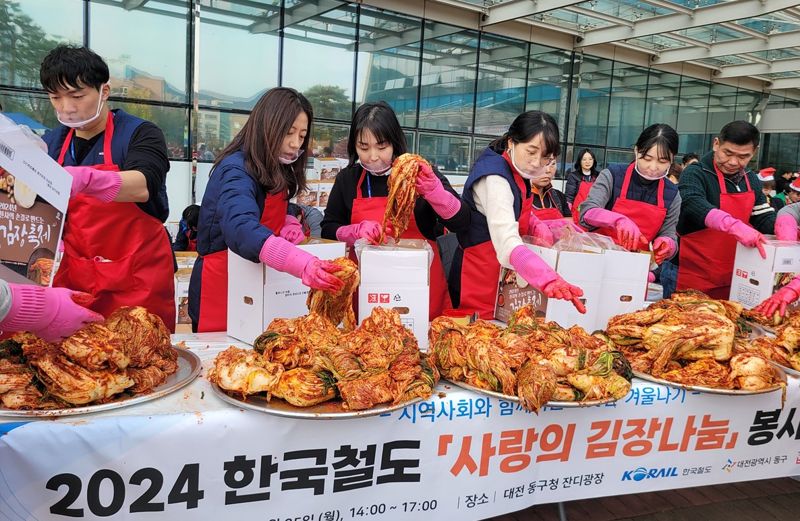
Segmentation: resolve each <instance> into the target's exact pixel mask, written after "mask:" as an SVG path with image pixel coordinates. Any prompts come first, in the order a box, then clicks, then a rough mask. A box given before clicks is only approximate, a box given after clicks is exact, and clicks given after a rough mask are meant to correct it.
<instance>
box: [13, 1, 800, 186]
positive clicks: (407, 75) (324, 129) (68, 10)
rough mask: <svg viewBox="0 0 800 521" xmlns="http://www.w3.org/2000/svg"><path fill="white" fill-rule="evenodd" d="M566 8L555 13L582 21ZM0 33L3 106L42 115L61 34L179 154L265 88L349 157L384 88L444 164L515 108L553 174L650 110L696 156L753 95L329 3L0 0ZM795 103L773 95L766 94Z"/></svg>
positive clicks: (779, 154)
mask: <svg viewBox="0 0 800 521" xmlns="http://www.w3.org/2000/svg"><path fill="white" fill-rule="evenodd" d="M400 5H402V4H401V3H398V6H400ZM617 14H619V13H617ZM620 16H621V14H620ZM573 18H575V19H566V18H565V19H564V20H562V22H563V23H564V24H567V25H568V24H576V23H582V22H581V20H580V19H579V18H580V15H575V14H573ZM594 22H597V21H596V20H595V21H594ZM0 34H2V35H3V36H2V38H0V103H2V105H3V110H4V111H5V112H10V113H19V114H22V115H24V116H27V117H29V118H31V119H32V120H33V121H35V122H36V123H37V124H39V130H43V129H45V128H47V127H51V126H53V125H54V124H55V117H54V114H53V111H52V109H51V107H50V104H49V102H48V100H47V96H46V93H44V92H43V91H42V89H41V87H40V85H39V64H40V62H41V60H42V58H43V57H44V55H45V54H46V53H47V52H48V51H49V50H50V49H51V48H52V47H54V46H55V45H57V44H59V43H72V44H87V45H89V46H90V47H92V48H93V49H94V50H95V51H97V52H98V53H99V54H100V55H101V56H103V57H104V58H105V59H106V61H107V62H108V64H109V68H110V70H111V87H112V101H111V104H112V106H117V107H123V108H124V109H125V110H128V111H130V112H132V113H134V114H136V115H139V116H141V117H144V118H146V119H150V120H152V121H153V122H155V123H156V124H158V125H159V126H160V127H161V128H162V129H163V131H164V134H165V136H166V138H167V142H168V146H169V151H170V157H171V158H172V159H174V160H178V161H181V160H182V161H189V160H191V159H192V158H193V157H194V158H196V159H197V160H198V161H200V162H210V161H213V159H214V157H216V154H218V153H219V151H221V150H222V148H224V147H225V145H226V144H228V143H229V142H230V140H231V139H232V138H233V136H234V135H236V133H237V132H238V131H239V130H240V129H241V127H242V125H243V124H244V123H245V121H247V117H248V112H249V110H251V109H252V107H253V105H254V104H255V103H256V101H257V100H258V99H259V97H260V96H261V95H262V94H263V93H264V92H265V91H266V90H267V89H269V88H272V87H275V86H278V85H284V86H289V87H293V88H296V89H298V90H299V91H301V92H303V93H304V94H305V95H306V96H307V97H308V98H309V99H310V101H311V103H312V105H313V107H314V112H315V121H314V127H313V129H312V154H311V156H312V157H315V156H335V157H346V155H347V152H346V148H347V146H346V145H347V143H346V141H347V132H348V125H349V122H350V119H351V117H352V113H353V110H354V109H355V108H356V107H357V106H358V105H359V104H361V103H363V102H366V101H376V100H385V101H386V102H387V103H389V104H390V105H391V106H392V107H393V108H394V110H395V112H396V113H397V115H398V118H399V120H400V123H401V125H402V126H403V128H404V130H405V132H406V136H407V138H408V142H409V146H410V147H411V148H412V149H413V150H414V151H416V152H418V153H420V154H422V155H424V156H425V157H427V158H428V159H429V160H430V161H431V162H432V163H435V164H436V165H437V166H438V167H439V168H440V169H441V170H443V171H444V172H447V173H449V174H455V175H459V174H466V173H467V172H468V171H469V167H470V165H471V163H472V162H473V161H474V160H475V158H476V157H477V156H478V155H479V154H480V153H481V151H482V150H483V149H484V147H485V146H486V144H488V143H489V142H490V141H491V140H492V139H493V138H495V137H497V136H498V135H500V134H502V133H503V132H504V131H505V130H506V129H507V127H508V125H509V124H510V123H511V121H512V120H513V119H514V117H516V115H517V114H519V113H520V112H522V111H523V110H543V111H545V112H548V113H550V114H552V115H553V116H554V117H555V118H556V120H557V121H558V124H559V127H560V129H561V133H562V154H561V158H560V159H561V165H560V166H561V168H560V170H559V172H561V173H563V172H564V171H565V170H569V169H570V168H571V163H573V162H574V158H573V157H572V156H573V154H574V153H575V152H576V151H578V150H580V149H582V148H584V147H588V148H590V149H592V150H593V151H594V152H595V154H596V155H597V157H598V162H599V163H600V165H601V166H604V165H605V164H606V163H607V162H610V161H627V160H629V159H630V157H631V152H630V149H631V146H632V145H633V143H634V142H635V141H636V138H637V137H638V134H639V132H640V131H641V130H642V129H643V128H644V127H646V126H647V125H649V124H652V123H668V124H670V125H673V126H674V127H675V128H676V129H677V130H678V131H679V133H680V136H681V143H680V152H681V153H687V152H696V153H703V152H705V151H708V150H710V146H711V142H712V140H713V136H714V135H715V134H716V133H717V132H718V131H719V129H720V128H721V127H722V125H724V124H725V123H727V122H729V121H732V120H734V119H746V118H748V117H752V116H753V115H754V114H756V113H757V112H758V111H759V110H762V109H763V105H764V102H765V95H764V94H762V93H761V92H754V91H749V90H745V89H743V88H737V87H733V86H728V85H723V84H719V83H715V82H710V81H706V80H702V79H696V78H693V77H689V76H683V75H680V74H674V73H667V72H664V71H661V70H657V69H653V68H647V67H642V66H635V65H631V64H627V63H623V62H621V61H615V60H611V59H607V58H600V57H596V56H592V55H591V54H589V53H588V52H586V53H576V52H573V51H571V50H563V49H554V48H550V47H547V46H544V45H541V44H539V43H532V42H527V41H524V40H517V39H513V38H509V37H507V36H501V35H497V34H492V33H488V32H480V31H476V30H472V29H465V28H462V27H458V26H456V25H450V24H446V23H441V22H438V21H433V20H427V19H423V18H420V17H417V16H411V15H408V14H403V13H400V12H393V11H389V10H385V9H379V8H376V7H370V6H366V5H363V4H360V3H354V2H345V1H340V0H315V1H313V2H311V1H300V0H147V1H138V0H59V1H58V2H53V1H52V0H0ZM654 42H655V40H654ZM798 105H800V103H798V101H797V100H791V99H783V98H778V97H775V96H773V97H771V98H770V99H769V104H768V105H767V107H768V108H770V109H772V108H782V107H786V108H790V107H791V108H796V107H798ZM799 155H800V137H798V135H797V134H773V135H767V136H765V138H764V140H763V146H762V153H761V157H760V158H759V159H758V160H754V163H753V165H752V166H754V167H762V166H767V165H771V166H775V167H776V168H778V169H779V170H780V169H788V170H797V169H798V167H799V166H800V165H798V156H799ZM559 175H561V174H559Z"/></svg>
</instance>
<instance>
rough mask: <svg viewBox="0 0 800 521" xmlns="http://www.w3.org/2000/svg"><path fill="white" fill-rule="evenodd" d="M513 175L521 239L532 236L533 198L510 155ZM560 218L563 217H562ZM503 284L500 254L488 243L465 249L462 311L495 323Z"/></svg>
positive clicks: (505, 154) (462, 276)
mask: <svg viewBox="0 0 800 521" xmlns="http://www.w3.org/2000/svg"><path fill="white" fill-rule="evenodd" d="M503 157H504V158H505V159H506V162H508V163H509V166H510V168H511V171H512V172H514V174H513V175H514V181H515V182H516V184H517V186H518V187H520V197H521V198H522V209H521V210H520V214H519V221H518V223H517V224H518V225H519V226H518V230H519V234H520V235H529V234H530V230H529V228H530V219H531V214H532V213H533V205H532V202H533V194H531V195H527V196H526V194H527V188H526V187H525V183H524V181H523V180H522V178H521V177H520V175H519V174H517V173H516V171H515V170H514V167H513V166H511V161H510V160H509V159H508V154H507V153H506V152H504V153H503ZM559 217H561V215H560V214H559ZM499 280H500V262H499V261H498V260H497V252H496V251H495V249H494V246H493V245H492V241H491V240H488V241H485V242H482V243H480V244H476V245H475V246H470V247H467V248H464V258H463V260H462V262H461V302H460V303H459V306H458V307H459V309H464V310H475V311H477V312H478V314H479V315H480V318H482V319H485V320H492V319H493V318H494V304H495V299H496V298H497V283H498V281H499Z"/></svg>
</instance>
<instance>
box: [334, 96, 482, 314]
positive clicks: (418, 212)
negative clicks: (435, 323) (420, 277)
mask: <svg viewBox="0 0 800 521" xmlns="http://www.w3.org/2000/svg"><path fill="white" fill-rule="evenodd" d="M347 148H348V154H349V156H350V165H349V166H348V167H346V168H344V169H343V170H341V171H340V172H339V174H338V175H337V176H336V181H335V182H334V184H333V188H332V190H331V194H330V197H329V198H328V205H327V207H326V208H325V217H324V218H323V220H322V237H324V238H327V239H337V240H340V241H343V242H346V243H347V244H348V245H349V246H351V247H352V245H353V243H355V241H356V240H358V239H360V238H364V239H367V240H369V241H370V242H376V241H377V240H378V239H379V237H380V235H381V232H382V223H383V216H384V212H385V210H386V204H387V199H388V198H387V195H388V179H389V176H390V175H391V165H392V162H393V161H394V159H395V158H397V157H398V156H400V155H402V154H404V153H406V152H407V151H408V146H407V145H406V140H405V135H404V134H403V130H402V128H401V127H400V122H399V121H398V120H397V116H396V115H395V113H394V111H393V110H392V108H391V107H390V106H389V105H388V104H387V103H385V102H377V103H366V104H364V105H362V106H360V107H359V108H358V110H357V111H356V113H355V115H354V116H353V122H352V124H351V126H350V137H349V140H348V144H347ZM419 168H420V170H419V173H418V175H417V179H416V190H417V193H418V194H419V195H420V197H418V198H417V200H416V201H415V203H414V211H413V213H412V217H411V220H410V222H409V226H408V229H407V230H406V231H405V232H404V233H403V235H402V236H401V237H402V238H406V239H425V240H427V241H428V243H429V244H430V245H431V248H432V249H433V262H432V264H431V267H430V297H429V303H430V306H429V318H430V319H431V320H433V319H434V318H436V317H438V316H439V315H441V314H442V311H444V310H445V309H449V308H451V307H452V305H451V302H450V296H449V292H448V287H447V280H446V275H445V272H444V267H443V265H442V260H441V258H440V255H439V248H438V246H437V244H436V237H437V236H439V235H441V234H443V233H444V232H445V229H446V230H448V231H450V232H456V231H458V230H460V229H464V228H466V227H467V226H468V223H469V211H468V210H467V209H466V208H463V207H462V205H461V200H460V199H459V198H458V195H457V194H456V192H455V191H454V190H453V189H452V188H451V187H450V183H449V182H448V181H447V179H446V178H445V177H443V176H442V175H441V174H439V173H438V172H437V171H436V170H434V169H433V168H431V167H430V166H428V165H427V164H426V163H424V162H420V163H419ZM351 250H352V248H351Z"/></svg>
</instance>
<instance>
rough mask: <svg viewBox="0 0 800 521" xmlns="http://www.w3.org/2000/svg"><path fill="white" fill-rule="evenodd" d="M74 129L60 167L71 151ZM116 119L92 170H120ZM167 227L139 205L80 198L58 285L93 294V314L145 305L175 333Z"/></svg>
mask: <svg viewBox="0 0 800 521" xmlns="http://www.w3.org/2000/svg"><path fill="white" fill-rule="evenodd" d="M74 133H75V131H74V130H72V129H70V131H69V132H68V133H67V136H66V138H65V139H64V144H63V145H61V153H60V154H59V156H58V164H60V165H63V164H64V157H65V155H66V153H67V150H69V148H70V143H71V141H72V137H73V135H74ZM113 136H114V117H113V113H112V112H110V111H109V113H108V119H107V121H106V128H105V135H104V136H103V164H101V165H92V168H96V169H98V170H104V171H108V172H119V171H120V170H119V166H118V165H115V164H114V160H113V158H112V156H111V140H112V139H113ZM166 237H167V234H165V233H164V225H163V224H162V223H161V222H160V221H159V220H158V219H156V218H155V217H153V216H152V215H148V214H147V213H145V212H144V211H142V209H141V208H139V207H138V206H137V205H136V203H118V202H110V203H102V202H100V201H98V200H97V199H95V198H94V197H90V196H88V195H82V194H77V195H75V196H74V197H71V198H70V200H69V208H68V211H67V223H66V226H65V228H64V256H63V258H62V259H61V265H60V266H59V268H58V272H57V273H56V275H55V278H54V279H53V285H54V286H62V287H66V288H69V289H72V290H76V291H84V292H86V293H90V294H91V295H92V296H93V297H94V302H93V303H92V304H91V305H90V306H89V307H90V308H91V309H92V310H94V311H96V312H98V313H100V314H102V315H104V316H108V315H109V314H111V313H112V312H113V311H115V310H116V309H117V308H119V307H121V306H144V307H145V308H147V309H148V310H149V311H150V312H151V313H154V314H156V315H158V316H159V317H161V319H162V320H163V321H164V324H166V326H167V327H168V328H169V330H170V331H172V332H174V331H175V314H176V313H175V279H174V267H173V259H172V245H170V244H169V240H168V239H166Z"/></svg>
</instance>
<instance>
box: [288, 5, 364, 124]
mask: <svg viewBox="0 0 800 521" xmlns="http://www.w3.org/2000/svg"><path fill="white" fill-rule="evenodd" d="M310 9H313V10H314V12H313V13H309V10H310ZM284 17H285V18H284V20H285V23H286V29H285V31H284V42H283V85H284V86H286V87H292V88H293V89H297V90H299V91H300V92H302V93H303V94H305V96H306V97H307V98H308V100H309V101H310V102H311V106H312V107H313V108H314V117H315V118H328V119H338V120H344V121H350V117H351V115H352V110H353V62H354V60H353V47H354V44H355V39H356V31H355V27H356V6H355V5H351V4H347V5H344V6H342V3H341V2H337V1H334V0H320V1H319V2H314V3H310V2H296V3H294V5H291V6H289V5H288V3H287V6H286V13H285V15H284Z"/></svg>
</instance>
